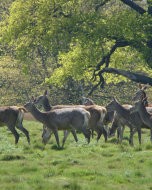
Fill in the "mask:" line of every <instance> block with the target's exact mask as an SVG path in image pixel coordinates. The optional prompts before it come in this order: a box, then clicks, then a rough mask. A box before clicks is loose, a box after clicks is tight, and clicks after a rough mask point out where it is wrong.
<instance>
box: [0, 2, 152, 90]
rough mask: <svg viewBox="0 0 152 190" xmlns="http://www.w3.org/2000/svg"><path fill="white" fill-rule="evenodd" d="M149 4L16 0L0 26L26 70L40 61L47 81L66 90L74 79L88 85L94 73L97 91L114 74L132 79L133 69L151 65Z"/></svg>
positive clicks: (5, 42)
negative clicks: (83, 81) (70, 79)
mask: <svg viewBox="0 0 152 190" xmlns="http://www.w3.org/2000/svg"><path fill="white" fill-rule="evenodd" d="M151 4H152V3H151V0H149V1H147V4H143V2H141V4H139V5H137V4H136V3H135V2H134V1H131V0H120V1H118V0H117V1H115V0H100V1H99V0H90V1H86V0H79V1H75V0H73V1H68V2H67V1H65V0H60V1H57V0H56V1H53V0H52V1H50V0H45V1H43V0H39V1H38V0H36V1H32V0H28V1H23V0H16V1H14V2H13V3H12V5H11V7H10V16H8V17H7V18H6V19H5V20H3V22H1V24H2V26H3V27H2V31H1V39H0V42H1V43H3V44H4V45H5V44H7V45H9V47H11V50H12V54H13V55H14V57H15V58H17V59H20V60H21V61H22V62H24V63H26V66H25V64H24V67H25V68H26V69H25V70H26V71H27V70H28V69H27V68H28V64H27V63H31V62H32V63H34V64H35V65H36V63H37V62H39V63H41V65H42V66H43V70H44V71H45V74H44V78H47V82H49V83H52V84H57V85H60V86H62V85H63V84H64V83H65V82H66V81H68V80H69V78H70V77H72V78H73V79H74V80H85V81H86V82H88V81H89V79H90V78H91V75H92V72H93V71H94V70H95V71H94V72H93V73H94V75H93V77H94V79H95V81H94V82H93V83H94V85H95V87H97V86H99V85H100V84H101V85H103V84H104V79H105V78H106V79H107V78H108V80H109V78H112V77H111V76H110V75H108V77H107V74H106V73H110V72H112V73H116V74H117V75H118V74H119V75H123V76H127V77H128V78H129V79H131V80H132V78H133V77H130V76H134V77H135V75H134V73H131V71H132V70H133V71H134V72H137V71H139V70H140V69H141V68H147V67H151V53H152V45H151V44H152V43H151V40H152V34H151V29H152V17H151ZM146 6H148V9H147V10H146V9H145V7H146ZM124 57H127V58H128V61H127V60H126V59H124ZM117 60H119V62H117ZM124 63H125V64H124ZM132 63H134V64H132ZM139 63H140V64H139ZM133 66H134V67H133ZM146 66H147V67H146ZM109 67H110V68H109ZM126 69H128V70H129V73H128V74H127V73H126V72H124V71H123V70H126ZM146 72H147V71H146V69H145V70H144V73H146ZM124 73H125V74H124ZM147 73H148V74H149V71H148V72H147ZM50 75H51V77H50ZM140 76H141V75H140V74H136V78H137V80H134V81H138V82H139V81H140V82H141V81H142V82H144V81H145V83H147V82H149V83H150V80H151V78H150V77H147V78H146V80H145V79H144V80H141V78H140ZM113 80H114V79H113V78H112V81H113ZM115 80H116V81H117V82H119V81H118V80H117V79H116V78H115ZM121 80H122V78H121ZM123 80H125V79H124V78H123ZM96 83H97V84H96ZM93 89H95V88H93ZM91 92H92V91H91Z"/></svg>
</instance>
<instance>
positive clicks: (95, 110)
mask: <svg viewBox="0 0 152 190" xmlns="http://www.w3.org/2000/svg"><path fill="white" fill-rule="evenodd" d="M34 103H35V104H38V105H42V106H43V107H44V110H56V109H62V108H73V107H74V108H83V109H85V110H87V111H88V112H90V115H91V118H90V123H89V127H90V129H91V131H92V132H93V131H96V132H97V141H98V140H99V139H100V137H101V135H102V134H103V135H104V138H105V141H107V131H106V129H105V128H104V126H103V125H104V124H103V123H104V118H105V115H106V108H105V107H103V106H98V105H90V106H89V105H88V106H85V105H56V106H51V105H50V103H49V99H48V96H47V91H45V92H44V94H43V95H41V96H39V97H37V98H35V100H34ZM66 134H67V132H66Z"/></svg>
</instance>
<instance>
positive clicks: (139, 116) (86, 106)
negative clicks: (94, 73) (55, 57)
mask: <svg viewBox="0 0 152 190" xmlns="http://www.w3.org/2000/svg"><path fill="white" fill-rule="evenodd" d="M145 89H146V86H142V85H139V91H137V92H136V94H135V96H134V97H133V99H132V100H133V102H134V103H133V105H129V104H124V105H121V104H120V103H119V102H118V101H117V100H116V99H115V98H113V100H112V101H111V102H110V103H109V104H108V105H107V106H105V107H104V106H99V105H96V104H95V103H94V102H93V101H92V100H91V99H89V98H85V97H83V98H82V103H83V104H82V105H56V106H51V104H50V103H49V99H48V94H47V91H45V92H44V94H43V95H41V96H39V97H36V98H35V97H33V98H32V99H31V100H30V101H29V102H28V103H26V104H25V105H24V107H17V106H5V107H0V126H7V127H8V129H9V130H10V131H11V132H12V134H13V135H14V137H15V143H16V144H17V143H18V140H19V134H18V132H17V130H16V128H17V129H19V130H21V131H22V132H23V133H24V134H25V135H26V137H27V141H28V143H29V144H30V137H29V132H28V131H27V129H25V128H24V127H23V124H22V122H23V118H24V119H25V117H24V113H25V115H26V114H29V113H31V115H32V117H33V118H35V120H37V121H39V122H41V123H42V124H43V132H42V142H43V143H44V144H46V143H47V142H48V140H49V139H50V137H51V134H54V136H55V139H56V143H57V146H58V147H60V140H59V135H58V131H59V130H62V131H63V132H64V137H63V140H62V147H63V146H64V144H65V141H66V139H67V137H68V135H69V134H70V132H71V133H72V135H73V137H74V139H75V141H76V142H77V141H78V137H77V131H79V132H81V133H82V134H83V135H84V137H85V138H86V139H87V142H88V143H89V142H90V138H91V136H92V138H93V137H94V133H96V134H97V141H98V140H99V139H100V137H101V135H102V134H103V136H104V139H105V142H106V141H107V140H108V138H110V137H112V136H114V135H115V132H116V131H117V138H118V141H119V142H121V141H122V140H123V131H124V129H125V127H126V126H127V127H129V130H130V137H129V144H130V145H133V136H134V134H135V132H138V140H139V144H141V129H142V128H147V129H150V140H151V142H152V106H150V105H149V103H148V99H147V96H146V93H145ZM37 105H39V106H42V107H43V109H44V111H40V110H39V109H38V108H37ZM109 123H111V127H109Z"/></svg>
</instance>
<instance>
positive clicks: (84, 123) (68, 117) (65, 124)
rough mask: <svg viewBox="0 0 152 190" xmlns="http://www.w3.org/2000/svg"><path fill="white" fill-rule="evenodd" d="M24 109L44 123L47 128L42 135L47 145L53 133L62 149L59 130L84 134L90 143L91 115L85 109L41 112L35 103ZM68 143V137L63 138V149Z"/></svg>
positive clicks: (30, 103)
mask: <svg viewBox="0 0 152 190" xmlns="http://www.w3.org/2000/svg"><path fill="white" fill-rule="evenodd" d="M24 107H25V108H26V109H27V110H28V111H29V112H31V114H32V115H33V116H34V117H35V119H36V120H38V121H39V122H41V123H43V125H44V126H45V127H44V129H43V133H42V142H43V143H44V144H46V143H47V142H48V140H49V139H50V137H51V132H53V134H54V136H55V139H56V143H57V146H58V147H60V142H59V136H58V130H73V129H75V130H78V131H80V132H82V133H83V134H84V136H85V138H86V139H87V141H88V143H89V142H90V133H91V132H90V129H89V120H90V113H89V112H88V111H86V110H85V109H83V108H63V109H56V110H51V111H49V112H41V111H39V110H38V109H37V108H36V106H35V105H34V103H33V102H31V101H30V102H28V103H26V104H25V105H24ZM65 141H66V137H65V136H64V138H63V143H62V147H63V146H64V143H65Z"/></svg>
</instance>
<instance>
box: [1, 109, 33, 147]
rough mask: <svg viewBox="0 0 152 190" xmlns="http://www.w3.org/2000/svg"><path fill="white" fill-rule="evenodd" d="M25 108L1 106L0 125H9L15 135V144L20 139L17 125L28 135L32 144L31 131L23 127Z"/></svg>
mask: <svg viewBox="0 0 152 190" xmlns="http://www.w3.org/2000/svg"><path fill="white" fill-rule="evenodd" d="M24 112H26V110H25V108H23V107H17V106H4V107H0V126H7V127H8V129H9V130H10V131H11V132H12V134H13V135H14V137H15V144H17V143H18V141H19V134H18V132H17V131H16V129H15V127H16V128H17V129H19V130H21V131H22V132H23V133H24V134H25V135H26V137H27V141H28V143H29V144H30V137H29V132H28V131H27V130H26V129H25V128H24V127H23V124H22V121H23V117H24Z"/></svg>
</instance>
